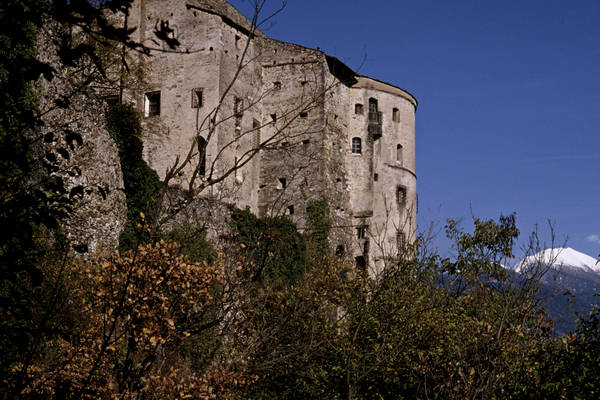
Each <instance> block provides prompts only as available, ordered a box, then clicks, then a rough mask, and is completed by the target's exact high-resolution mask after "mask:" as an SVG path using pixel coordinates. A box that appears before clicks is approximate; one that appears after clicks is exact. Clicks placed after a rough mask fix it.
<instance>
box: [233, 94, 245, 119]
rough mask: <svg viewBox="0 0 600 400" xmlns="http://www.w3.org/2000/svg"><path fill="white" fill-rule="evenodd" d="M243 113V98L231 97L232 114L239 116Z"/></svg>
mask: <svg viewBox="0 0 600 400" xmlns="http://www.w3.org/2000/svg"><path fill="white" fill-rule="evenodd" d="M242 114H244V100H243V99H240V98H239V97H234V98H233V115H235V116H236V117H237V118H240V117H241V116H242Z"/></svg>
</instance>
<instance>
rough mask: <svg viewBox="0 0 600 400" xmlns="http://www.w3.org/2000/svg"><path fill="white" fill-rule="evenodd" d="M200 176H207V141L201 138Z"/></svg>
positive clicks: (199, 145)
mask: <svg viewBox="0 0 600 400" xmlns="http://www.w3.org/2000/svg"><path fill="white" fill-rule="evenodd" d="M198 157H199V158H200V159H199V160H198V161H199V162H198V174H200V176H204V175H205V174H206V140H205V139H204V138H203V137H202V136H200V137H198Z"/></svg>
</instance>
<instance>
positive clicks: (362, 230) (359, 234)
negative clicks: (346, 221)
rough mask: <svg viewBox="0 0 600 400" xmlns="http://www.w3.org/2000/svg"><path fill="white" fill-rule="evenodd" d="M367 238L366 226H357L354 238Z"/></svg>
mask: <svg viewBox="0 0 600 400" xmlns="http://www.w3.org/2000/svg"><path fill="white" fill-rule="evenodd" d="M366 237H367V227H366V226H364V225H363V226H359V227H358V228H356V238H357V239H364V238H366Z"/></svg>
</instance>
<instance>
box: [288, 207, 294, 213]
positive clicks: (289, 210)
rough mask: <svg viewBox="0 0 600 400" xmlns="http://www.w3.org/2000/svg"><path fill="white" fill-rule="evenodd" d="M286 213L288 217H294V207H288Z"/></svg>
mask: <svg viewBox="0 0 600 400" xmlns="http://www.w3.org/2000/svg"><path fill="white" fill-rule="evenodd" d="M287 213H288V215H294V206H288V208H287Z"/></svg>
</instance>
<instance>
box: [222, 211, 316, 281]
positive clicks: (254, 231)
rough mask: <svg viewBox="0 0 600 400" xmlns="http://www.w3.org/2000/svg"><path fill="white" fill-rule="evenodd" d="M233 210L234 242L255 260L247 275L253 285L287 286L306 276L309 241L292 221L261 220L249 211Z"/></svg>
mask: <svg viewBox="0 0 600 400" xmlns="http://www.w3.org/2000/svg"><path fill="white" fill-rule="evenodd" d="M230 210H231V221H232V222H231V223H232V230H233V233H234V236H235V239H236V240H237V241H239V243H240V244H241V245H242V246H243V250H244V251H243V254H244V255H245V256H246V257H249V258H250V259H251V260H252V263H251V264H250V266H251V268H250V270H249V271H247V273H248V274H249V277H250V279H251V280H252V281H255V282H265V283H267V284H271V285H288V284H292V283H294V282H296V281H297V280H298V279H300V278H301V277H302V276H303V275H304V273H305V272H306V268H307V264H306V263H307V261H306V241H305V239H304V237H303V236H302V235H301V234H300V233H299V232H298V231H297V230H296V226H295V225H294V223H293V222H292V221H291V220H290V219H288V218H285V217H263V218H258V217H256V216H255V215H254V214H252V213H251V212H250V210H248V209H246V210H240V209H238V208H235V207H231V208H230Z"/></svg>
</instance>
